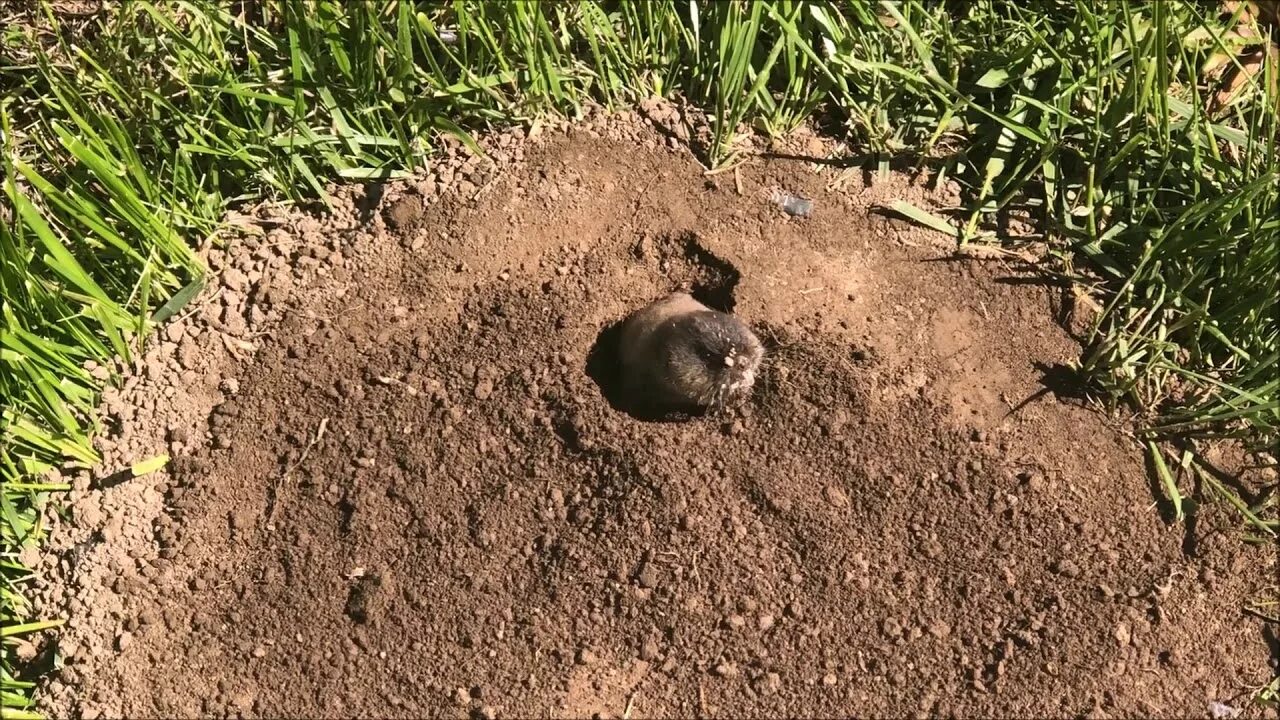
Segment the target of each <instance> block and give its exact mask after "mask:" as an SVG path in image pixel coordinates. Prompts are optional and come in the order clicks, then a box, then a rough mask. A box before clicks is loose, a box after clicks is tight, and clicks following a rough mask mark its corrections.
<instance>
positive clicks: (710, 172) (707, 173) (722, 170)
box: [702, 158, 747, 192]
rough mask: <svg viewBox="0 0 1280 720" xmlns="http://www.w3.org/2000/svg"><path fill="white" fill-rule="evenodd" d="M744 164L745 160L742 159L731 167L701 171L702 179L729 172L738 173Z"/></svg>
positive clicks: (725, 166)
mask: <svg viewBox="0 0 1280 720" xmlns="http://www.w3.org/2000/svg"><path fill="white" fill-rule="evenodd" d="M745 162H747V158H743V159H742V160H739V161H738V162H736V163H734V164H732V165H724V166H722V167H718V168H716V169H715V170H703V171H702V177H715V176H716V175H719V174H721V173H727V172H729V171H733V172H734V173H736V172H737V171H738V168H740V167H742V165H743V164H744V163H745ZM739 192H741V191H739Z"/></svg>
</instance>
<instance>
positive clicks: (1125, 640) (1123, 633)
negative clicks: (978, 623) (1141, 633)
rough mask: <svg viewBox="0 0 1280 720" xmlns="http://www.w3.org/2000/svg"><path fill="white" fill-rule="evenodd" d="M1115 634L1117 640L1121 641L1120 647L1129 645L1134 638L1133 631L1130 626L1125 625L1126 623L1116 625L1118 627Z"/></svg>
mask: <svg viewBox="0 0 1280 720" xmlns="http://www.w3.org/2000/svg"><path fill="white" fill-rule="evenodd" d="M1113 635H1114V636H1115V639H1116V642H1117V643H1119V645H1120V647H1124V646H1126V645H1128V644H1129V641H1130V640H1132V639H1133V632H1132V631H1131V630H1129V626H1128V625H1125V624H1124V623H1120V624H1119V625H1116V629H1115V632H1114V633H1113Z"/></svg>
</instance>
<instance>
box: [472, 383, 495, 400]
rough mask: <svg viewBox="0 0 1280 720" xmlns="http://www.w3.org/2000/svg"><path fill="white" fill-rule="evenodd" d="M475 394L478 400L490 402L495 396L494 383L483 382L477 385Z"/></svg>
mask: <svg viewBox="0 0 1280 720" xmlns="http://www.w3.org/2000/svg"><path fill="white" fill-rule="evenodd" d="M473 392H474V394H475V396H476V399H477V400H488V399H489V396H490V395H493V381H491V380H481V381H480V382H478V383H476V387H475V390H474V391H473Z"/></svg>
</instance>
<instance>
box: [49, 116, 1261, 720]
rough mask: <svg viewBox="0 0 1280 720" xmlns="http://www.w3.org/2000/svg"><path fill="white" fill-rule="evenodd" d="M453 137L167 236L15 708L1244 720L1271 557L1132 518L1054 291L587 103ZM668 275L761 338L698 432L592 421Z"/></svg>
mask: <svg viewBox="0 0 1280 720" xmlns="http://www.w3.org/2000/svg"><path fill="white" fill-rule="evenodd" d="M650 110H651V114H652V115H653V116H655V117H657V118H658V119H659V120H663V119H664V117H665V118H666V119H668V120H669V119H671V115H672V114H673V112H674V111H671V110H669V109H666V108H663V107H661V106H653V107H651V108H650ZM487 142H488V144H489V149H490V151H491V153H492V156H493V157H494V158H496V162H492V163H491V162H488V161H481V160H480V159H478V158H472V157H470V156H469V155H468V154H467V153H466V152H465V151H462V150H458V151H456V152H454V153H453V154H452V156H451V160H449V161H447V162H444V163H442V164H441V165H440V166H439V167H437V168H436V169H435V170H434V172H433V173H432V174H431V175H429V176H426V177H423V178H420V179H418V180H415V181H413V182H409V183H407V184H405V185H402V186H393V187H388V188H387V189H386V191H385V193H383V192H373V191H372V189H371V191H370V192H368V193H359V192H356V193H349V194H347V195H340V196H339V197H338V199H337V200H336V202H335V210H334V212H333V213H332V214H330V215H327V216H323V217H321V218H313V217H309V216H307V215H304V214H302V213H289V212H285V211H284V210H273V209H270V208H264V209H262V210H261V211H259V212H258V214H257V215H256V216H254V217H242V218H239V220H238V222H237V223H235V226H236V227H238V228H240V234H241V235H242V237H239V238H238V239H236V240H235V242H234V243H233V245H232V247H233V250H232V251H231V252H230V253H229V254H228V253H223V252H222V251H220V250H212V251H210V262H211V264H212V265H213V267H215V268H216V269H218V270H219V271H220V273H219V278H220V281H221V286H220V287H219V288H218V289H217V291H216V292H210V293H207V294H206V295H205V296H204V299H203V300H202V301H201V303H200V304H198V305H196V306H194V307H192V308H190V311H189V313H188V315H187V316H184V317H182V318H181V319H179V320H178V321H177V322H175V323H173V324H171V325H170V326H169V327H167V328H166V329H164V330H163V331H162V332H161V333H160V336H159V338H158V342H157V343H155V344H154V346H153V348H152V349H151V351H150V352H149V353H148V354H147V356H146V357H145V358H144V360H143V361H141V362H140V363H139V364H138V366H137V367H136V368H134V369H133V372H131V374H130V379H129V380H128V381H127V382H126V384H125V386H124V388H123V390H122V391H121V392H120V393H115V394H113V395H112V397H110V398H108V402H107V404H106V408H105V411H106V413H107V415H106V419H107V421H108V423H109V426H110V428H111V430H112V432H111V433H110V435H109V437H108V438H107V439H104V441H103V451H104V454H105V456H106V457H107V458H108V462H107V465H106V466H105V467H104V469H103V470H102V471H101V472H100V473H98V474H97V475H95V476H92V477H90V476H87V475H86V476H79V477H76V478H73V480H74V482H75V484H76V487H77V492H76V493H75V494H74V500H75V504H74V506H73V512H72V520H71V522H68V523H64V524H62V525H61V526H60V527H59V529H58V530H57V537H58V539H59V541H60V542H61V543H63V545H64V552H62V553H61V555H59V556H57V557H55V558H53V559H51V561H50V565H52V566H53V567H51V568H50V572H49V576H50V579H49V584H48V586H47V589H46V592H45V594H44V596H43V597H44V605H45V607H53V608H58V609H59V610H60V611H61V612H65V613H67V614H69V615H70V617H71V618H72V620H71V623H70V626H69V628H68V629H67V630H66V632H65V633H64V634H63V636H62V639H61V645H62V647H61V652H62V655H63V656H65V657H67V658H68V659H67V665H66V668H65V669H64V670H63V671H62V672H61V673H60V674H59V675H57V676H55V679H54V680H53V681H52V682H51V683H50V684H49V685H48V687H47V688H46V689H47V691H48V692H47V694H46V698H47V699H48V702H49V703H50V707H51V710H52V711H53V712H54V713H55V714H56V715H66V716H77V715H78V716H81V717H97V716H117V717H118V716H124V717H130V718H139V717H195V716H212V717H220V716H232V717H351V716H363V717H382V716H387V717H423V716H441V717H459V718H462V717H467V716H469V715H470V716H483V717H493V716H497V717H558V716H588V717H589V716H593V715H597V714H598V715H599V716H602V717H604V716H610V717H633V718H634V717H649V716H660V717H695V716H706V717H745V716H754V717H800V716H833V715H842V716H846V715H860V716H901V715H937V716H963V717H977V716H982V717H989V716H1004V717H1015V716H1016V717H1031V716H1042V715H1045V716H1080V715H1091V716H1106V715H1122V716H1134V715H1156V716H1162V717H1186V716H1190V717H1204V716H1208V715H1209V714H1210V712H1211V710H1210V706H1211V703H1213V702H1221V703H1225V704H1228V705H1232V706H1239V707H1242V708H1244V709H1245V711H1246V713H1247V714H1249V715H1252V716H1260V715H1263V714H1265V713H1271V715H1272V716H1274V712H1273V711H1272V710H1264V709H1262V708H1260V707H1258V706H1256V705H1249V704H1248V701H1249V698H1250V696H1251V694H1252V692H1253V691H1254V690H1256V689H1257V688H1258V687H1260V686H1262V685H1264V684H1266V683H1267V682H1268V681H1270V680H1271V678H1272V677H1274V674H1275V664H1274V663H1275V657H1276V654H1277V651H1276V650H1275V646H1276V642H1277V641H1276V638H1275V635H1274V627H1271V628H1270V629H1268V627H1267V625H1266V623H1265V622H1264V621H1263V620H1260V619H1257V618H1255V617H1254V616H1250V615H1246V614H1245V613H1244V612H1243V608H1244V607H1245V606H1246V605H1248V604H1249V603H1252V602H1254V601H1255V600H1256V599H1257V598H1259V597H1260V596H1261V595H1262V593H1264V592H1265V591H1266V588H1267V583H1269V582H1271V572H1272V565H1271V563H1272V561H1273V548H1260V547H1250V546H1247V545H1245V544H1243V543H1241V542H1240V539H1239V536H1238V533H1237V532H1236V529H1237V527H1238V526H1237V525H1236V519H1235V518H1234V517H1232V516H1231V515H1229V514H1228V513H1227V512H1225V511H1224V510H1223V509H1222V508H1220V507H1219V506H1216V505H1213V504H1208V503H1206V504H1204V505H1202V506H1201V508H1200V511H1199V513H1198V516H1197V522H1196V523H1195V525H1194V526H1193V527H1191V529H1190V530H1187V529H1185V528H1184V526H1182V525H1167V524H1166V523H1165V522H1164V521H1162V518H1161V513H1160V510H1159V509H1158V508H1157V507H1156V503H1155V502H1153V497H1155V496H1154V495H1153V487H1152V485H1151V482H1150V480H1149V479H1148V478H1149V474H1148V472H1147V470H1146V468H1145V467H1144V461H1143V455H1142V453H1141V452H1140V450H1139V448H1138V446H1137V444H1136V443H1135V442H1134V441H1133V439H1132V438H1131V437H1130V435H1129V433H1127V432H1126V430H1125V426H1124V424H1123V423H1121V422H1118V421H1114V420H1108V418H1106V417H1105V416H1103V415H1102V414H1100V413H1098V412H1096V411H1094V410H1092V409H1090V407H1089V406H1088V405H1087V404H1086V403H1085V402H1083V401H1082V400H1079V399H1077V396H1078V392H1077V391H1076V390H1075V389H1074V388H1073V385H1072V381H1071V373H1070V372H1069V371H1068V370H1067V368H1068V364H1069V363H1070V362H1071V361H1072V360H1073V359H1074V358H1076V357H1077V356H1078V355H1079V352H1080V349H1079V345H1078V344H1077V343H1076V342H1075V341H1074V340H1072V338H1071V337H1070V336H1069V334H1068V332H1067V331H1066V330H1064V329H1063V328H1062V326H1061V325H1060V324H1059V322H1058V320H1060V319H1069V316H1070V314H1071V313H1070V311H1071V308H1070V307H1069V306H1067V307H1064V306H1063V302H1064V300H1063V299H1064V298H1069V297H1070V294H1069V293H1067V292H1064V291H1063V290H1061V289H1057V288H1052V287H1047V286H1046V285H1044V284H1043V283H1041V282H1040V281H1039V280H1038V279H1037V278H1036V277H1035V276H1034V275H1032V274H1029V273H1028V272H1026V271H1025V270H1024V269H1021V268H1020V266H1019V264H1016V263H1014V262H1013V261H1012V260H1010V261H1005V260H1000V259H997V260H991V259H987V260H975V259H957V258H955V257H953V256H952V255H951V254H950V252H949V251H948V250H946V249H945V248H946V245H945V244H944V243H940V242H939V241H938V240H937V239H936V238H934V237H931V236H930V235H929V234H927V233H926V232H924V231H921V230H918V229H916V228H914V227H912V226H909V225H906V224H903V223H901V222H899V221H896V220H890V219H887V218H885V217H884V216H882V215H879V214H877V213H875V212H873V211H872V209H873V207H874V206H876V205H878V204H880V203H887V202H890V201H892V200H895V199H899V198H907V199H912V200H914V201H916V202H919V203H928V202H935V203H945V202H948V201H949V199H948V198H946V197H941V196H937V195H932V194H930V193H929V192H926V191H925V190H923V189H921V187H919V186H918V185H917V184H915V183H913V182H912V181H910V180H908V179H907V178H905V177H895V178H893V179H891V180H889V181H882V182H879V183H875V184H870V185H869V184H867V183H866V182H865V181H864V180H863V179H862V177H861V175H860V174H854V173H855V171H844V172H841V171H839V170H837V169H833V168H830V167H824V166H823V165H821V164H815V163H810V162H805V161H803V160H788V159H782V158H773V159H764V158H758V159H755V160H753V161H751V162H749V163H747V164H745V165H743V166H742V167H741V168H740V169H739V171H737V172H728V173H723V174H719V175H715V176H711V177H707V176H705V175H704V174H703V172H702V169H701V168H700V167H699V166H698V165H697V163H696V162H694V160H693V159H692V158H691V157H690V156H689V155H688V154H687V152H685V151H684V150H683V149H681V147H680V145H679V143H678V142H677V141H676V140H674V139H669V138H665V137H664V136H662V135H660V134H658V133H657V132H655V130H654V129H653V128H652V127H651V125H650V124H648V123H646V122H644V121H641V120H640V119H638V118H637V117H635V116H634V115H632V114H630V113H623V114H621V115H615V116H605V117H598V118H595V119H593V120H591V121H590V122H587V123H584V124H580V125H578V126H576V127H572V128H569V129H567V130H564V131H561V130H547V131H545V132H544V133H543V134H542V136H541V137H538V138H525V137H523V135H522V134H521V133H508V134H504V135H500V136H495V137H493V138H490V139H489V140H488V141H487ZM778 149H785V150H787V152H786V153H778V154H800V155H819V156H821V155H822V154H823V153H826V152H827V151H828V150H829V149H830V148H829V147H827V145H826V144H825V143H824V142H823V141H821V140H819V139H817V138H811V137H810V138H806V137H801V138H797V139H793V140H792V141H789V144H787V145H786V146H785V148H778ZM777 190H785V191H789V192H794V193H798V194H801V195H804V196H806V197H809V198H812V199H813V200H814V204H815V209H814V212H813V215H812V216H811V217H808V218H793V217H788V216H787V215H785V214H784V213H782V212H781V211H780V210H779V208H778V206H777V205H776V204H775V203H774V202H773V201H772V200H771V196H772V195H773V193H774V192H775V191H777ZM677 287H682V288H688V289H692V290H693V291H694V292H695V293H696V294H697V295H698V296H699V297H700V298H702V299H703V300H704V301H705V302H708V303H709V304H712V305H713V306H717V307H720V308H722V309H732V310H733V311H734V312H735V313H737V314H739V315H740V316H742V317H744V318H745V319H747V320H748V321H749V322H750V323H751V324H752V325H753V327H755V328H756V329H757V331H758V332H759V334H760V335H761V336H762V338H764V339H765V340H766V343H767V345H768V347H769V361H768V365H767V368H766V370H765V372H764V374H763V377H762V379H761V380H760V381H759V384H758V387H757V392H756V393H755V395H754V396H753V399H752V401H751V402H750V403H749V405H748V406H747V407H746V408H744V409H743V410H742V411H741V412H740V414H738V415H736V416H734V417H728V418H719V419H713V418H695V419H692V420H689V421H686V422H644V421H641V420H637V419H633V418H631V417H629V416H627V415H626V414H624V413H623V412H620V411H619V410H616V409H614V407H613V405H612V404H611V403H610V401H609V398H610V397H611V394H610V392H611V389H612V384H611V377H610V375H611V374H610V372H609V371H610V367H611V366H610V364H609V362H608V358H609V354H608V352H609V348H608V340H609V338H610V333H609V332H608V329H609V327H610V326H611V325H612V324H613V323H614V322H616V321H617V320H619V319H620V318H622V317H623V316H624V315H625V314H626V313H627V312H629V311H630V310H632V309H634V308H635V307H637V306H639V305H641V304H643V303H645V302H647V301H648V300H650V299H652V298H654V297H655V296H657V295H658V294H660V293H662V292H665V291H668V290H671V289H674V288H677ZM161 451H165V452H170V453H172V455H173V456H174V460H173V461H172V462H171V463H170V465H169V467H168V468H166V470H164V471H161V472H159V473H156V474H155V475H149V476H145V477H142V478H137V479H122V476H121V475H118V474H117V475H112V474H111V472H112V471H115V470H118V469H120V468H123V467H127V466H128V464H130V463H132V462H136V461H137V460H139V459H142V458H144V457H146V456H148V455H150V454H154V453H157V452H161ZM1241 482H1250V478H1248V477H1242V479H1241ZM1267 633H1271V634H1269V635H1268V634H1267Z"/></svg>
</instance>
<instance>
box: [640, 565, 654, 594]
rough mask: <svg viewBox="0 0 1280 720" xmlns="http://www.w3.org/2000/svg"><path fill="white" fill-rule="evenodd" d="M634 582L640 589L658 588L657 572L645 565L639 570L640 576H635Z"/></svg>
mask: <svg viewBox="0 0 1280 720" xmlns="http://www.w3.org/2000/svg"><path fill="white" fill-rule="evenodd" d="M636 580H637V581H638V582H639V583H640V587H642V588H650V589H652V588H655V587H657V586H658V571H657V569H656V568H654V567H653V565H651V564H649V563H645V566H644V567H643V568H640V574H639V575H637V576H636Z"/></svg>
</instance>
